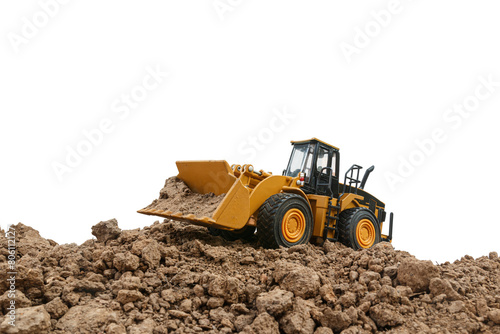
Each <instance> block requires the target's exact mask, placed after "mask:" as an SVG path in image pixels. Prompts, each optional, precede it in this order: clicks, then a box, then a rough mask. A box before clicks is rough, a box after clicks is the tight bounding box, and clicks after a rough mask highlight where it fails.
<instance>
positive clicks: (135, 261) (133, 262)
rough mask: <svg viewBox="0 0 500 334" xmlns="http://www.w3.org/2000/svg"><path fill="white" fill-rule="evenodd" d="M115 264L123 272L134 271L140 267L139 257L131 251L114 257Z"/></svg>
mask: <svg viewBox="0 0 500 334" xmlns="http://www.w3.org/2000/svg"><path fill="white" fill-rule="evenodd" d="M113 266H114V267H115V268H116V269H117V270H118V271H121V272H124V271H134V270H136V269H137V268H139V257H138V256H136V255H134V254H132V253H130V252H125V253H118V254H116V255H115V258H114V259H113Z"/></svg>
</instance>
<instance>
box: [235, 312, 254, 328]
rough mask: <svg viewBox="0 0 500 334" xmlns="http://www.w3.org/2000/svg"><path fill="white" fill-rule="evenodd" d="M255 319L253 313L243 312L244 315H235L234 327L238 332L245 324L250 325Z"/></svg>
mask: <svg viewBox="0 0 500 334" xmlns="http://www.w3.org/2000/svg"><path fill="white" fill-rule="evenodd" d="M254 319H255V315H253V314H244V315H239V316H238V317H236V319H235V320H234V327H235V328H236V330H237V331H238V332H241V331H242V330H243V328H245V327H246V326H250V325H251V324H252V322H253V320H254Z"/></svg>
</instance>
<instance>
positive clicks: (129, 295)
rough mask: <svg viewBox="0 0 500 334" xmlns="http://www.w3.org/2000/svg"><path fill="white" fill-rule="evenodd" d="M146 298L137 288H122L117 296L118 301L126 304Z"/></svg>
mask: <svg viewBox="0 0 500 334" xmlns="http://www.w3.org/2000/svg"><path fill="white" fill-rule="evenodd" d="M143 298H144V295H143V294H142V293H140V292H139V291H137V290H120V291H118V295H117V296H116V301H117V302H119V303H120V304H122V305H124V304H127V303H130V302H132V303H133V302H135V301H138V300H141V299H143Z"/></svg>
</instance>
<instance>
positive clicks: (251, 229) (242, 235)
mask: <svg viewBox="0 0 500 334" xmlns="http://www.w3.org/2000/svg"><path fill="white" fill-rule="evenodd" d="M220 231H221V236H222V237H223V238H224V239H226V240H228V241H235V240H238V239H243V240H251V239H252V238H253V236H254V235H255V226H248V225H247V226H245V227H243V228H242V229H239V230H234V231H225V230H220Z"/></svg>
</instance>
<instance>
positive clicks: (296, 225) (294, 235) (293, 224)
mask: <svg viewBox="0 0 500 334" xmlns="http://www.w3.org/2000/svg"><path fill="white" fill-rule="evenodd" d="M305 231H306V218H305V217H304V214H303V213H302V211H300V210H299V209H290V210H288V211H287V212H286V213H285V216H284V217H283V220H282V221H281V232H283V237H284V238H285V240H286V241H288V242H292V243H293V242H297V241H299V240H300V238H302V236H303V235H304V233H305Z"/></svg>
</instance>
